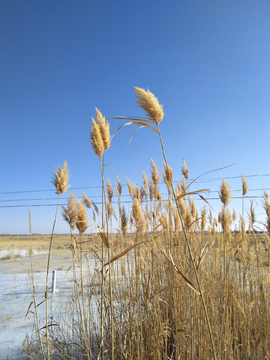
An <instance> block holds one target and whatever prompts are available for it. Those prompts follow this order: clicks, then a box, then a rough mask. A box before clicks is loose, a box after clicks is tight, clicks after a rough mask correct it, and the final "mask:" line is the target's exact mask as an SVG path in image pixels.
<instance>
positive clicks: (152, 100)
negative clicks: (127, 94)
mask: <svg viewBox="0 0 270 360" xmlns="http://www.w3.org/2000/svg"><path fill="white" fill-rule="evenodd" d="M134 89H135V91H136V97H137V103H138V105H139V106H140V107H141V108H142V109H143V110H144V111H145V112H146V113H147V114H148V116H149V117H150V119H151V120H153V121H154V122H155V123H156V124H157V125H158V124H159V123H160V122H161V121H162V119H163V117H164V112H163V106H162V105H160V103H159V102H158V99H157V98H156V97H155V96H154V94H152V93H151V92H150V91H149V90H147V91H145V90H144V89H141V88H138V87H134Z"/></svg>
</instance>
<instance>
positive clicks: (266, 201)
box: [263, 189, 270, 235]
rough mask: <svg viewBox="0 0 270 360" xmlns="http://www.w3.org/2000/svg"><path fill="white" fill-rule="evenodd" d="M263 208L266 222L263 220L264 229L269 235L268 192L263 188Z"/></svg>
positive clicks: (269, 211)
mask: <svg viewBox="0 0 270 360" xmlns="http://www.w3.org/2000/svg"><path fill="white" fill-rule="evenodd" d="M263 192H264V194H263V208H264V211H265V213H266V222H265V227H266V230H267V232H268V234H269V235H270V204H269V200H268V193H267V192H266V191H265V190H264V189H263Z"/></svg>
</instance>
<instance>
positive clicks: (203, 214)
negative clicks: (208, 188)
mask: <svg viewBox="0 0 270 360" xmlns="http://www.w3.org/2000/svg"><path fill="white" fill-rule="evenodd" d="M205 225H206V208H205V206H204V207H203V208H202V209H201V231H202V232H204V230H205Z"/></svg>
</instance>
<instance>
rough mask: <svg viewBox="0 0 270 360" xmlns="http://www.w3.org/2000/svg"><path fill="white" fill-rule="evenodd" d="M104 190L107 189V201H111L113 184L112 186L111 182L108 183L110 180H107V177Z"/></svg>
mask: <svg viewBox="0 0 270 360" xmlns="http://www.w3.org/2000/svg"><path fill="white" fill-rule="evenodd" d="M106 190H107V196H108V200H109V202H110V203H111V202H112V198H113V194H114V191H113V186H112V184H111V183H110V180H109V179H107V185H106Z"/></svg>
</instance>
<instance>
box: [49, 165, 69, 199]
mask: <svg viewBox="0 0 270 360" xmlns="http://www.w3.org/2000/svg"><path fill="white" fill-rule="evenodd" d="M67 166H68V165H67V162H66V161H65V162H64V164H63V165H62V168H60V166H59V167H58V169H55V170H54V174H53V177H52V181H51V183H52V184H53V185H54V186H55V189H56V192H55V193H56V194H57V195H59V196H60V195H61V194H63V193H65V192H66V191H67V189H68V188H69V187H70V185H69V184H68V180H69V178H70V171H69V169H68V167H67Z"/></svg>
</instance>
